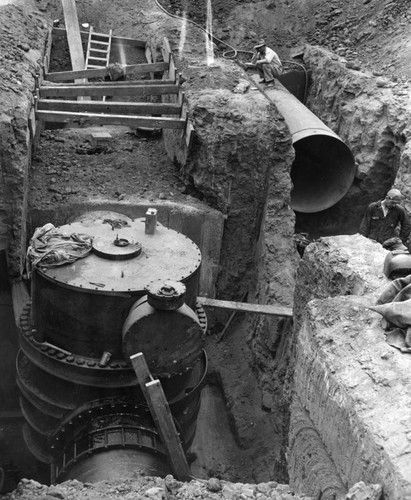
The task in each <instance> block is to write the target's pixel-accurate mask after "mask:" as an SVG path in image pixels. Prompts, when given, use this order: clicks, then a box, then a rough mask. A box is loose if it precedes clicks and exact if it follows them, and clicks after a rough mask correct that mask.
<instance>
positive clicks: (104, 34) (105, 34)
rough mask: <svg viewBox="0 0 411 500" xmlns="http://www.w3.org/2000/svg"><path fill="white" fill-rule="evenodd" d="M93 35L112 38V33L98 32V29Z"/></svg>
mask: <svg viewBox="0 0 411 500" xmlns="http://www.w3.org/2000/svg"><path fill="white" fill-rule="evenodd" d="M91 36H102V37H104V38H110V35H107V33H97V31H93V33H92V34H91Z"/></svg>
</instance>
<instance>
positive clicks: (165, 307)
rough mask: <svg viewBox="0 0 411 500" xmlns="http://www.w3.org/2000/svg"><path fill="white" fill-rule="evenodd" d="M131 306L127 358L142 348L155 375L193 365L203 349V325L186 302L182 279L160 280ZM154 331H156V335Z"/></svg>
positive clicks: (167, 374)
mask: <svg viewBox="0 0 411 500" xmlns="http://www.w3.org/2000/svg"><path fill="white" fill-rule="evenodd" d="M147 291H148V295H146V296H144V297H142V298H141V299H139V300H138V301H137V302H136V303H135V304H134V305H133V307H132V308H131V309H130V313H129V315H128V316H127V319H126V321H125V322H124V327H123V352H124V356H125V358H126V359H128V358H130V356H132V355H133V354H135V353H136V352H143V353H144V356H145V359H146V362H147V365H148V367H149V369H150V371H151V373H152V374H153V375H156V376H162V377H170V376H174V375H177V374H179V373H182V372H184V371H185V370H187V369H189V368H191V367H192V364H193V361H194V360H196V359H198V357H199V354H200V352H201V349H202V328H201V325H200V321H199V319H198V317H197V315H196V313H195V312H194V311H193V310H192V309H191V308H190V307H188V305H187V304H185V303H184V295H185V287H184V284H183V283H178V282H173V281H171V280H167V281H166V282H164V281H163V280H157V281H155V282H153V283H151V284H150V285H149V286H148V287H147ZM153 332H155V335H153Z"/></svg>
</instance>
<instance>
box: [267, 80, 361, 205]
mask: <svg viewBox="0 0 411 500" xmlns="http://www.w3.org/2000/svg"><path fill="white" fill-rule="evenodd" d="M270 98H272V100H273V101H274V103H275V105H276V106H277V108H278V110H279V111H280V113H281V114H282V115H283V117H284V119H285V121H286V123H287V125H288V128H289V129H290V132H291V135H292V140H293V145H294V149H295V159H294V162H293V165H292V167H291V180H292V182H293V189H292V192H291V207H292V209H293V210H296V211H297V212H305V213H311V212H320V211H322V210H325V209H327V208H329V207H331V206H333V205H335V204H336V203H337V202H338V201H339V200H341V198H343V196H344V195H345V194H346V193H347V191H348V190H349V188H350V186H351V184H352V182H353V180H354V176H355V172H356V166H355V160H354V157H353V155H352V153H351V151H350V149H349V147H348V146H347V145H346V144H344V142H343V141H342V140H341V139H340V138H339V137H338V135H337V134H335V133H334V132H333V131H332V130H331V129H329V128H328V127H327V126H326V125H325V124H324V123H323V122H322V121H321V120H320V119H319V118H318V117H317V116H316V115H315V114H314V113H312V112H311V111H310V110H309V109H308V108H306V107H305V106H304V104H302V103H301V102H300V101H299V100H298V99H297V98H296V97H294V96H293V95H292V94H290V93H289V92H288V90H287V89H286V88H285V87H283V86H282V85H281V84H280V83H279V82H278V83H276V85H275V88H273V89H270Z"/></svg>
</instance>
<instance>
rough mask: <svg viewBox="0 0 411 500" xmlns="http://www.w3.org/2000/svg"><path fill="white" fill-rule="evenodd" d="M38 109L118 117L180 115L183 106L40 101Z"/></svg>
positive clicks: (144, 103)
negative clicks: (114, 115) (104, 114)
mask: <svg viewBox="0 0 411 500" xmlns="http://www.w3.org/2000/svg"><path fill="white" fill-rule="evenodd" d="M37 109H38V110H43V111H70V112H74V113H76V112H82V113H106V114H109V113H110V114H116V115H145V116H148V115H178V116H179V115H180V110H181V106H180V105H179V104H174V103H151V102H113V101H105V102H102V101H81V102H79V101H64V100H61V99H39V100H38V101H37Z"/></svg>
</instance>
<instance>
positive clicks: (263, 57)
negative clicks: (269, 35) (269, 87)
mask: <svg viewBox="0 0 411 500" xmlns="http://www.w3.org/2000/svg"><path fill="white" fill-rule="evenodd" d="M240 65H241V67H242V68H243V69H245V70H247V69H257V71H258V74H259V75H260V77H261V81H260V82H258V83H268V84H270V83H273V82H274V79H275V78H278V77H279V76H280V75H281V74H282V72H283V66H282V64H281V60H280V58H279V57H278V55H277V53H276V52H275V51H274V50H273V49H270V47H267V45H266V43H265V41H264V40H260V41H259V42H258V44H257V45H256V46H255V47H254V55H253V57H252V59H251V62H250V63H241V64H240Z"/></svg>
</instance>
